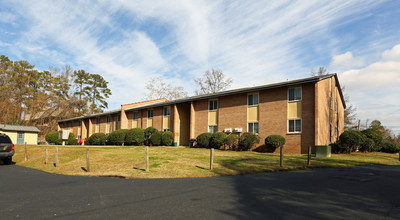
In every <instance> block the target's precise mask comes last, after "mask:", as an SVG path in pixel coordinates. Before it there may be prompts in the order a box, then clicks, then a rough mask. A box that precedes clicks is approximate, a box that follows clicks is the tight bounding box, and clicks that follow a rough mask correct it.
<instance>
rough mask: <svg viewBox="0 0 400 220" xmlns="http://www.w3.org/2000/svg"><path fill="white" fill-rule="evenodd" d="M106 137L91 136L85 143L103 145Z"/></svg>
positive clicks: (98, 134)
mask: <svg viewBox="0 0 400 220" xmlns="http://www.w3.org/2000/svg"><path fill="white" fill-rule="evenodd" d="M106 138H107V135H106V134H104V133H96V134H92V135H91V136H90V137H89V138H88V139H87V143H88V144H89V145H105V144H106Z"/></svg>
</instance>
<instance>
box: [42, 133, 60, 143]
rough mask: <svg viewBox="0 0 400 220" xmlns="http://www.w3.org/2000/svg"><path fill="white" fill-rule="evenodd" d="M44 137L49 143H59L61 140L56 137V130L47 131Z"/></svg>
mask: <svg viewBox="0 0 400 220" xmlns="http://www.w3.org/2000/svg"><path fill="white" fill-rule="evenodd" d="M45 139H46V141H47V143H49V144H61V142H62V140H61V139H58V131H52V132H49V133H47V134H46V137H45Z"/></svg>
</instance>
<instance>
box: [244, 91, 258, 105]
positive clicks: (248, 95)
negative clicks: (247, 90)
mask: <svg viewBox="0 0 400 220" xmlns="http://www.w3.org/2000/svg"><path fill="white" fill-rule="evenodd" d="M251 95H258V103H257V104H252V105H249V97H250V96H251ZM253 97H254V96H253ZM253 101H254V100H253ZM259 104H260V94H258V93H252V94H247V106H250V107H252V106H258V105H259Z"/></svg>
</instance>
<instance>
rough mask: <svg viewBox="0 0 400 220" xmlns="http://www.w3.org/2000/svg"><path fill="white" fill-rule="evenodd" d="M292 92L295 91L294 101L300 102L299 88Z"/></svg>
mask: <svg viewBox="0 0 400 220" xmlns="http://www.w3.org/2000/svg"><path fill="white" fill-rule="evenodd" d="M294 90H295V95H294V99H295V100H301V88H295V89H294Z"/></svg>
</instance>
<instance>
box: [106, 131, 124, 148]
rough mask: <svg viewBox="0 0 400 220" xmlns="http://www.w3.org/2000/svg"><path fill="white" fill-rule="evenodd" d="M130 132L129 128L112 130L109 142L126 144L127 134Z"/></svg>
mask: <svg viewBox="0 0 400 220" xmlns="http://www.w3.org/2000/svg"><path fill="white" fill-rule="evenodd" d="M127 132H128V129H119V130H116V131H113V132H111V134H109V136H108V141H109V142H108V144H112V145H124V143H125V136H126V133H127Z"/></svg>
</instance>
